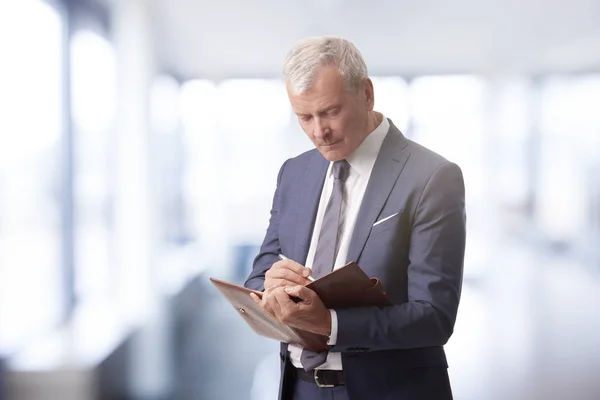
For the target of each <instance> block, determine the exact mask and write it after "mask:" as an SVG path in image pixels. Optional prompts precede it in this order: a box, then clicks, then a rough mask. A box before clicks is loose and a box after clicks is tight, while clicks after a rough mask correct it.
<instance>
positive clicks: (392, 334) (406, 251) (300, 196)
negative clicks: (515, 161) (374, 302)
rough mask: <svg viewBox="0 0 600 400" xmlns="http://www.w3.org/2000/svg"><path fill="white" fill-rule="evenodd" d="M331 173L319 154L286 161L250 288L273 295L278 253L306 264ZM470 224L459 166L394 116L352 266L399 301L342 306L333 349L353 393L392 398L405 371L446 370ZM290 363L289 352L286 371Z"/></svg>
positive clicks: (363, 210)
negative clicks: (269, 285) (271, 272)
mask: <svg viewBox="0 0 600 400" xmlns="http://www.w3.org/2000/svg"><path fill="white" fill-rule="evenodd" d="M327 167H328V161H327V160H326V159H325V158H323V156H322V155H321V154H320V153H319V152H318V151H317V150H316V149H315V150H311V151H308V152H306V153H303V154H301V155H299V156H298V157H295V158H293V159H289V160H287V161H286V162H285V163H284V164H283V166H282V167H281V170H280V172H279V176H278V179H277V189H276V191H275V196H274V199H273V206H272V210H271V218H270V222H269V227H268V229H267V232H266V235H265V239H264V242H263V244H262V247H261V249H260V253H259V254H258V256H257V257H256V259H255V260H254V266H253V271H252V272H251V274H250V276H249V278H248V280H247V281H246V284H245V285H246V287H249V288H252V289H256V290H263V289H264V286H263V283H264V278H265V272H266V271H267V270H268V269H269V268H270V267H271V265H273V264H274V263H275V262H276V261H277V260H278V259H277V255H278V254H279V253H283V254H285V255H287V256H288V257H290V258H292V259H293V260H296V261H297V262H299V263H301V264H304V263H305V262H306V257H307V254H308V248H309V244H310V239H311V234H312V230H313V226H314V222H315V217H316V213H317V207H318V204H319V199H320V195H321V190H322V187H323V182H324V180H325V173H326V171H327ZM396 213H397V215H396V216H394V217H392V218H389V219H388V220H386V221H384V222H382V223H380V224H377V225H376V226H373V225H374V224H375V223H376V222H377V221H380V220H382V219H384V218H386V217H388V216H390V215H393V214H396ZM465 223H466V217H465V194H464V183H463V177H462V173H461V170H460V168H459V167H458V166H457V165H456V164H453V163H451V162H448V161H447V160H446V159H444V158H443V157H441V156H439V155H438V154H436V153H434V152H432V151H430V150H428V149H426V148H424V147H422V146H420V145H418V144H416V143H415V142H412V141H410V140H408V139H406V138H405V137H404V136H403V135H402V133H401V132H400V131H399V130H398V129H397V128H396V127H395V126H394V125H393V123H392V122H391V120H390V130H389V132H388V134H387V136H386V137H385V139H384V142H383V145H382V147H381V150H380V152H379V156H378V157H377V160H376V161H375V165H374V167H373V171H372V173H371V178H370V180H369V183H368V185H367V189H366V192H365V196H364V198H363V202H362V204H361V207H360V210H359V213H358V217H357V220H356V225H355V229H354V232H353V234H352V239H351V242H350V247H349V250H348V257H347V261H356V262H357V264H358V265H359V266H360V267H361V268H362V269H363V270H364V271H365V272H366V274H367V275H368V276H372V277H379V278H380V279H381V281H382V283H383V285H384V288H385V289H386V291H387V293H388V296H389V297H390V299H391V301H392V303H393V304H394V305H393V306H392V307H386V308H377V307H362V308H351V309H340V310H336V312H337V316H338V327H339V328H338V338H337V343H336V345H335V346H333V347H332V348H331V351H337V352H342V363H343V368H344V373H345V375H346V380H347V382H348V383H347V390H348V392H349V394H350V395H351V396H350V397H353V396H354V397H355V398H365V397H363V396H368V397H366V398H384V396H388V395H390V394H393V393H395V391H396V390H401V388H397V387H395V385H398V383H397V382H399V380H398V379H395V377H396V375H397V374H399V373H401V370H402V369H403V368H415V367H436V366H437V367H444V368H445V367H447V363H446V357H445V354H444V350H443V347H442V346H443V345H444V344H445V343H446V342H447V341H448V339H449V337H450V335H451V334H452V331H453V328H454V322H455V320H456V313H457V309H458V303H459V298H460V292H461V284H462V273H463V258H464V250H465ZM286 358H287V352H285V346H282V354H281V360H282V367H283V368H285V365H286V364H285V361H286ZM284 376H285V374H284ZM282 387H283V385H282ZM398 393H399V392H398Z"/></svg>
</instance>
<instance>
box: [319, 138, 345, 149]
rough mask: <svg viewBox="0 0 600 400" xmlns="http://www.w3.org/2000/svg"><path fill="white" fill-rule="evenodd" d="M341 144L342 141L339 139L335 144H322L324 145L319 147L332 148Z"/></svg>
mask: <svg viewBox="0 0 600 400" xmlns="http://www.w3.org/2000/svg"><path fill="white" fill-rule="evenodd" d="M341 142H342V139H339V140H336V141H335V142H332V143H324V144H322V145H321V147H333V146H335V145H336V144H338V143H341Z"/></svg>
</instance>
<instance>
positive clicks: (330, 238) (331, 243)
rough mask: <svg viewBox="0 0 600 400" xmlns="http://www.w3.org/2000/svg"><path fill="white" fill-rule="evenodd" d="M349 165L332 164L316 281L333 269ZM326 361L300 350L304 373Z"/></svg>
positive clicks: (314, 272)
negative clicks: (331, 187)
mask: <svg viewBox="0 0 600 400" xmlns="http://www.w3.org/2000/svg"><path fill="white" fill-rule="evenodd" d="M349 171H350V165H349V164H348V162H347V161H346V160H340V161H336V162H334V163H333V177H334V180H333V191H332V192H331V197H330V198H329V202H328V203H327V207H326V208H325V215H323V223H322V225H321V232H320V233H319V241H318V243H317V250H316V251H315V258H314V261H313V266H312V276H313V277H314V278H315V279H317V278H320V277H321V276H323V275H326V274H328V273H329V272H331V270H332V269H333V264H334V263H335V257H336V254H337V245H338V231H339V228H340V214H341V210H342V198H343V194H344V182H345V181H346V178H347V177H348V172H349ZM326 360H327V352H326V351H325V352H322V353H316V352H314V351H310V350H306V349H303V350H302V355H301V356H300V362H301V363H302V366H303V367H304V369H305V370H306V371H310V370H312V369H314V368H316V367H318V366H319V365H322V364H323V363H325V361H326Z"/></svg>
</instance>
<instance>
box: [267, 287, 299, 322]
mask: <svg viewBox="0 0 600 400" xmlns="http://www.w3.org/2000/svg"><path fill="white" fill-rule="evenodd" d="M273 297H274V299H275V301H276V302H277V306H278V307H279V310H278V312H277V313H276V315H277V319H278V320H279V321H280V322H282V323H284V324H286V325H287V324H289V323H290V322H291V321H290V318H291V317H292V315H293V313H294V310H295V308H296V307H295V303H294V302H293V301H292V300H291V299H290V296H289V295H288V294H287V293H286V292H285V291H284V290H280V291H277V292H274V293H273Z"/></svg>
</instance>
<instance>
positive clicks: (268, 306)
mask: <svg viewBox="0 0 600 400" xmlns="http://www.w3.org/2000/svg"><path fill="white" fill-rule="evenodd" d="M290 296H293V297H298V298H300V299H301V300H300V301H299V302H297V303H295V302H294V301H293V300H292V299H291V298H290ZM252 298H253V299H254V301H255V302H256V303H257V304H259V305H260V306H261V308H262V309H263V310H264V311H265V312H268V313H269V314H271V315H272V316H273V317H275V318H276V319H277V320H278V321H279V322H281V323H283V324H285V325H289V326H292V327H294V328H299V329H302V330H305V331H309V332H313V333H317V334H320V335H325V336H329V335H330V334H331V313H330V312H329V310H328V309H327V308H326V307H325V305H324V304H323V302H322V301H321V299H320V298H319V296H317V294H316V293H315V292H314V291H312V290H310V289H308V288H306V287H304V286H287V287H278V288H276V289H273V290H271V291H268V292H267V293H265V294H264V295H263V297H262V300H261V299H259V298H258V296H252Z"/></svg>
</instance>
